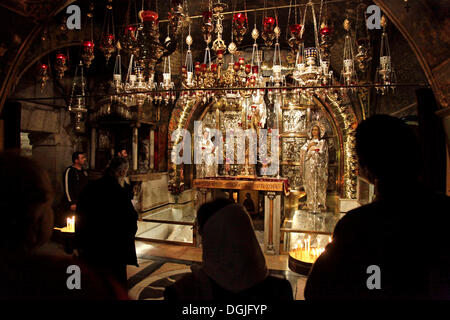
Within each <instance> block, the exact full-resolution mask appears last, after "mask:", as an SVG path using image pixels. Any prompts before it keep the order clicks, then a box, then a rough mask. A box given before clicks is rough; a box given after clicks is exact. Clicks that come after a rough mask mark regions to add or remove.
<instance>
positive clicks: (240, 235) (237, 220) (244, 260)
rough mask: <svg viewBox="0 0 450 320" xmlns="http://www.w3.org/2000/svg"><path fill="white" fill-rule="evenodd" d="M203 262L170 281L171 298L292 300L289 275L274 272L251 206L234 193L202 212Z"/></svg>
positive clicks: (168, 292)
mask: <svg viewBox="0 0 450 320" xmlns="http://www.w3.org/2000/svg"><path fill="white" fill-rule="evenodd" d="M197 222H198V226H199V233H200V235H201V236H202V248H203V262H202V264H201V265H193V266H192V267H191V270H192V273H190V274H188V275H186V276H184V277H183V278H181V279H180V280H178V281H177V282H175V284H174V285H172V286H170V287H167V288H166V290H165V292H164V295H165V299H167V300H174V301H189V300H191V301H192V300H218V301H224V300H237V301H242V300H248V301H251V300H253V301H255V300H267V301H273V300H292V299H293V296H292V288H291V285H290V283H289V281H287V280H286V279H279V278H275V277H273V276H269V275H268V274H269V271H268V269H267V266H266V261H265V257H264V254H263V253H262V251H261V247H260V245H259V243H258V241H257V239H256V236H255V231H254V229H253V226H252V223H251V219H250V217H249V215H248V214H247V213H246V212H245V210H244V209H243V208H242V207H241V206H240V205H238V204H235V203H234V202H233V201H231V200H229V199H217V200H214V201H213V202H209V203H206V204H203V205H202V206H201V207H200V208H199V210H198V213H197Z"/></svg>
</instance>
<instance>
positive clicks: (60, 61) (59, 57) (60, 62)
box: [55, 53, 67, 80]
mask: <svg viewBox="0 0 450 320" xmlns="http://www.w3.org/2000/svg"><path fill="white" fill-rule="evenodd" d="M66 62H67V57H66V55H65V54H63V53H58V54H56V65H55V70H56V72H57V74H58V79H59V80H61V79H62V78H63V77H64V72H66V71H67V65H66Z"/></svg>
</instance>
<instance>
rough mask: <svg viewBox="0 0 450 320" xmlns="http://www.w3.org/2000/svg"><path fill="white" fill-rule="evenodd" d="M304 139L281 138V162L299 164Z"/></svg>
mask: <svg viewBox="0 0 450 320" xmlns="http://www.w3.org/2000/svg"><path fill="white" fill-rule="evenodd" d="M305 142H306V138H291V137H282V138H281V160H282V161H289V162H300V148H301V147H302V146H303V145H304V144H305Z"/></svg>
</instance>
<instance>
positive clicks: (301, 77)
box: [293, 1, 333, 86]
mask: <svg viewBox="0 0 450 320" xmlns="http://www.w3.org/2000/svg"><path fill="white" fill-rule="evenodd" d="M308 8H311V10H310V11H311V15H312V20H313V24H314V44H315V46H314V47H310V48H304V44H303V41H300V45H299V49H298V51H297V57H296V66H295V70H294V72H293V78H294V79H295V80H296V81H297V83H298V85H300V86H319V85H327V84H329V83H330V81H331V79H332V75H333V72H332V71H330V70H329V67H330V61H329V59H326V56H322V54H321V52H320V46H319V35H318V29H317V20H316V13H315V10H314V4H313V3H312V1H309V2H308V4H307V5H306V6H305V12H304V14H303V22H302V28H301V30H300V38H302V37H303V34H304V32H305V22H306V17H307V14H308ZM297 28H298V27H297ZM321 33H323V34H327V33H329V29H328V30H327V29H326V26H325V25H324V27H323V28H321Z"/></svg>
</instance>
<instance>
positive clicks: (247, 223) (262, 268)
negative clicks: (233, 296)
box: [202, 204, 269, 293]
mask: <svg viewBox="0 0 450 320" xmlns="http://www.w3.org/2000/svg"><path fill="white" fill-rule="evenodd" d="M202 245H203V267H202V269H203V271H204V272H205V273H206V274H207V275H208V276H209V277H210V278H211V279H213V280H214V281H215V282H216V283H217V284H218V285H220V286H221V287H222V288H224V289H226V290H229V291H231V292H235V293H236V292H240V291H243V290H245V289H248V288H251V287H253V286H254V285H256V284H258V283H259V282H261V281H263V280H264V279H265V278H266V277H267V275H268V273H269V271H268V269H267V266H266V260H265V257H264V254H263V252H262V250H261V247H260V245H259V243H258V240H257V239H256V235H255V230H254V229H253V225H252V223H251V220H250V217H249V215H248V213H247V212H246V211H245V210H244V209H243V208H242V207H241V206H240V205H238V204H230V205H227V206H226V207H224V208H222V209H221V210H219V211H218V212H216V213H214V214H213V215H212V216H211V217H210V218H209V219H208V221H206V223H205V225H204V227H203V234H202Z"/></svg>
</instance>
